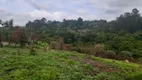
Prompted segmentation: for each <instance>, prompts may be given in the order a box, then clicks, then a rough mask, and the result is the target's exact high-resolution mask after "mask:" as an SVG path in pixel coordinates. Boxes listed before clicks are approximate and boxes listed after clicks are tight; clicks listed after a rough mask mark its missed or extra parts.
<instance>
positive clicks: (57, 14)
mask: <svg viewBox="0 0 142 80" xmlns="http://www.w3.org/2000/svg"><path fill="white" fill-rule="evenodd" d="M133 8H137V9H138V10H139V11H140V13H142V0H0V19H1V20H3V21H5V20H9V19H13V20H14V24H15V25H20V26H24V25H25V24H26V23H27V22H28V21H33V20H35V19H41V18H43V17H45V18H46V19H47V20H58V21H62V20H63V19H64V18H66V19H77V18H78V17H81V18H83V19H84V20H95V19H106V20H108V21H110V20H114V19H116V17H118V16H119V15H120V14H123V13H124V12H131V11H132V9H133Z"/></svg>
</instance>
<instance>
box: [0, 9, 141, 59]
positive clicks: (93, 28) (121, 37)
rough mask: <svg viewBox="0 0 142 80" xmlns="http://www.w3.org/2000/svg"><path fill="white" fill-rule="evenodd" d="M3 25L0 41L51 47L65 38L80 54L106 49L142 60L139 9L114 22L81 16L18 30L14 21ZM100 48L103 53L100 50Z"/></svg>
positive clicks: (31, 23) (39, 22)
mask: <svg viewBox="0 0 142 80" xmlns="http://www.w3.org/2000/svg"><path fill="white" fill-rule="evenodd" d="M0 23H1V24H2V25H3V27H2V28H0V35H1V36H0V40H1V41H13V42H14V41H16V40H17V41H16V42H20V41H21V43H23V42H25V43H26V42H29V43H34V42H36V41H37V40H40V41H46V42H48V43H50V44H51V43H52V41H57V40H58V39H59V38H63V41H64V43H65V44H71V45H72V49H73V50H75V51H78V52H83V51H84V52H87V53H89V52H90V53H91V54H92V53H93V52H94V53H95V51H93V50H95V49H97V50H98V53H101V52H103V50H105V51H106V53H110V54H114V53H115V54H116V55H122V56H124V57H125V56H131V57H133V58H140V57H142V17H141V15H140V13H139V10H138V9H136V8H134V9H133V10H132V12H126V13H124V14H121V15H120V16H119V17H117V18H116V19H115V20H112V21H107V20H103V19H100V20H92V21H90V20H83V19H82V18H81V17H79V18H78V19H74V20H73V19H72V20H68V19H63V21H51V20H46V18H42V19H36V20H34V21H29V22H28V23H26V25H25V27H18V28H16V27H15V26H13V20H10V21H6V22H3V21H2V20H0ZM18 29H19V32H18V34H20V35H21V36H20V38H19V39H14V38H16V37H12V36H15V35H12V34H14V32H16V31H17V30H18ZM16 34H17V33H16ZM22 41H23V42H22ZM98 45H99V48H101V49H102V48H103V50H101V51H99V49H98ZM88 48H89V49H88ZM90 49H92V52H91V50H90ZM85 50H87V51H85ZM96 53H97V52H96ZM96 53H95V54H96ZM103 54H104V53H103Z"/></svg>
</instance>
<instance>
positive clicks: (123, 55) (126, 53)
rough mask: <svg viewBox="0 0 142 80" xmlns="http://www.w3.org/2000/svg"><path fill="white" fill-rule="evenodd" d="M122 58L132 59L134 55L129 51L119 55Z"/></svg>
mask: <svg viewBox="0 0 142 80" xmlns="http://www.w3.org/2000/svg"><path fill="white" fill-rule="evenodd" d="M119 55H120V56H121V57H123V58H124V59H126V58H129V57H132V53H131V52H129V51H121V52H120V54H119Z"/></svg>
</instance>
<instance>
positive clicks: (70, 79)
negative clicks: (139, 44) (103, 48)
mask: <svg viewBox="0 0 142 80" xmlns="http://www.w3.org/2000/svg"><path fill="white" fill-rule="evenodd" d="M22 52H23V53H22V54H21V55H19V54H18V53H17V49H14V48H13V49H12V48H0V80H125V79H128V78H133V79H132V80H142V78H141V76H142V67H141V65H138V64H134V63H125V62H122V61H116V60H109V59H103V58H97V57H93V56H88V55H85V54H79V53H76V52H67V51H55V50H52V51H50V52H47V53H44V52H38V53H37V55H35V56H33V55H29V51H28V50H26V49H23V50H22ZM140 72H141V73H140ZM128 80H129V79H128Z"/></svg>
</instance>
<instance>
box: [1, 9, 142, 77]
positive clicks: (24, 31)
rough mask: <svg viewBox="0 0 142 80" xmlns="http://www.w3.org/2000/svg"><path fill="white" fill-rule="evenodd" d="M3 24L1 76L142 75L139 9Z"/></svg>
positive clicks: (141, 25) (141, 26)
mask: <svg viewBox="0 0 142 80" xmlns="http://www.w3.org/2000/svg"><path fill="white" fill-rule="evenodd" d="M0 24H1V25H2V27H0V47H1V48H0V80H11V79H12V80H19V79H20V80H25V79H26V80H130V79H132V80H141V79H142V78H141V75H142V73H140V72H142V68H141V65H140V64H136V63H142V17H141V15H140V14H139V10H137V9H136V8H135V9H133V10H132V12H126V13H124V14H122V15H120V16H119V17H117V18H116V19H115V20H113V21H107V20H102V19H101V20H92V21H87V20H83V19H82V18H81V17H79V18H78V19H76V20H67V19H63V21H62V22H61V21H50V20H49V21H47V20H46V18H42V19H36V20H34V21H29V22H28V23H27V24H26V25H25V26H23V27H20V26H13V20H10V21H5V22H4V21H2V20H0ZM68 51H72V52H68ZM78 52H79V53H78ZM80 53H84V54H80ZM104 58H105V59H104ZM106 58H107V59H106ZM111 59H113V60H111ZM114 59H115V60H114ZM117 60H121V61H117ZM131 62H134V63H131Z"/></svg>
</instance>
